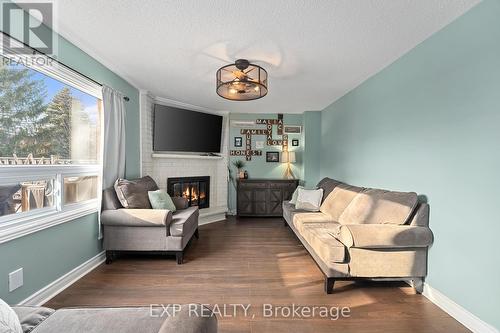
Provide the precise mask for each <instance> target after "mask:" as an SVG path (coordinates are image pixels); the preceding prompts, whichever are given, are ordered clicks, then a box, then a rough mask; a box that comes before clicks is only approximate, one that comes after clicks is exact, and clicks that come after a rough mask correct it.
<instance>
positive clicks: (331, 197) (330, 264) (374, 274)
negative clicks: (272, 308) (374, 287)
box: [283, 178, 433, 294]
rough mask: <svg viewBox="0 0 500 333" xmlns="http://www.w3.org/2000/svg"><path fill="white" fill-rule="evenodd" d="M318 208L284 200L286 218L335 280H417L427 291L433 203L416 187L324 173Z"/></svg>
mask: <svg viewBox="0 0 500 333" xmlns="http://www.w3.org/2000/svg"><path fill="white" fill-rule="evenodd" d="M318 187H319V188H323V190H324V196H323V202H322V205H321V209H320V211H319V212H306V211H302V210H296V209H295V206H294V205H292V204H290V202H289V201H285V202H284V203H283V217H284V218H285V223H286V224H287V225H289V226H290V227H291V229H292V230H293V231H294V232H295V234H296V235H297V237H298V238H299V239H300V241H301V242H302V244H303V245H304V247H305V248H306V249H307V250H308V251H309V253H310V255H311V256H312V257H313V259H314V260H315V261H316V263H317V264H318V266H319V267H320V269H321V270H322V271H323V273H324V274H325V291H326V293H328V294H330V293H332V292H333V285H334V282H335V281H336V280H356V279H384V280H412V281H413V285H414V287H415V290H416V291H417V292H418V293H421V292H422V288H423V280H424V278H425V276H426V275H427V249H428V247H429V246H430V245H431V244H432V242H433V235H432V232H431V230H430V229H429V205H428V204H426V203H420V202H419V200H418V197H417V194H416V193H414V192H394V191H386V190H381V189H372V188H362V187H357V186H352V185H348V184H345V183H342V182H339V181H336V180H333V179H329V178H325V179H323V180H322V181H320V183H319V184H318Z"/></svg>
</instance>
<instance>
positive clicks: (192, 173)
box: [140, 91, 229, 224]
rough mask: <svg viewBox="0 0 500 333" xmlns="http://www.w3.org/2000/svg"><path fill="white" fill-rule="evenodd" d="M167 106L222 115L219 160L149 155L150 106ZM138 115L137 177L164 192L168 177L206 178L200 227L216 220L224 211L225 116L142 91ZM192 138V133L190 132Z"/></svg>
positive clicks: (151, 121)
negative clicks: (207, 195) (147, 177)
mask: <svg viewBox="0 0 500 333" xmlns="http://www.w3.org/2000/svg"><path fill="white" fill-rule="evenodd" d="M155 103H156V104H163V105H170V106H175V107H180V108H186V109H190V110H195V111H201V112H210V113H217V114H220V115H222V116H224V121H223V133H222V142H223V144H222V152H221V154H220V155H221V157H214V156H199V155H185V154H162V153H155V152H153V106H154V104H155ZM140 112H141V174H142V175H150V176H151V177H153V179H154V180H155V181H156V182H157V183H158V186H159V187H160V188H161V189H164V190H167V179H168V178H172V177H199V176H210V207H209V208H204V209H201V210H200V224H205V223H210V222H215V221H219V220H222V219H224V218H225V213H226V212H227V210H228V209H227V198H228V193H227V179H228V178H227V177H228V174H227V156H228V153H227V149H228V144H227V143H228V135H229V126H228V123H229V121H228V115H227V113H223V112H214V111H210V110H206V109H203V108H200V107H195V106H192V105H186V104H183V103H178V102H175V101H170V100H167V99H163V98H158V97H156V98H155V97H153V96H151V95H150V94H148V93H147V92H145V91H142V92H141V95H140ZM193 135H196V133H193Z"/></svg>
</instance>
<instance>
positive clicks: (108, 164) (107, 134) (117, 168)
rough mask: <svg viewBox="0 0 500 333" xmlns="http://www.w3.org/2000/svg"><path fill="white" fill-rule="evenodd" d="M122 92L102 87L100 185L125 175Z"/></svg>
mask: <svg viewBox="0 0 500 333" xmlns="http://www.w3.org/2000/svg"><path fill="white" fill-rule="evenodd" d="M123 97H124V96H123V94H122V93H120V92H118V91H116V90H113V89H111V88H110V87H106V86H103V87H102V103H103V109H104V152H103V153H104V157H103V167H104V169H103V175H102V186H103V188H108V187H111V186H113V184H114V182H115V181H116V179H118V178H123V177H124V176H125V103H124V101H123Z"/></svg>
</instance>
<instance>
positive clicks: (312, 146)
mask: <svg viewBox="0 0 500 333" xmlns="http://www.w3.org/2000/svg"><path fill="white" fill-rule="evenodd" d="M320 128H321V112H320V111H306V112H304V144H305V145H304V165H303V167H304V170H303V171H304V185H305V186H306V187H314V186H316V184H317V183H318V181H319V179H320V163H318V161H319V160H320V158H321V152H320V150H319V149H318V148H319V147H320V146H321V131H320V130H319V129H320Z"/></svg>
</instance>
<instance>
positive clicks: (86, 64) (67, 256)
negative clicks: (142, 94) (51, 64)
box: [0, 35, 140, 304]
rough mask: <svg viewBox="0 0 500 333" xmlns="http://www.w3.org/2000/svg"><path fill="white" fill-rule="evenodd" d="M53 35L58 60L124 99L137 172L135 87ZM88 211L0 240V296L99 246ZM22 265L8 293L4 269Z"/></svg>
mask: <svg viewBox="0 0 500 333" xmlns="http://www.w3.org/2000/svg"><path fill="white" fill-rule="evenodd" d="M56 37H57V38H58V44H59V52H58V60H59V61H60V62H62V63H64V64H66V65H67V66H69V67H72V68H74V69H75V70H77V71H79V72H81V73H83V74H85V75H87V76H89V77H90V78H92V79H94V80H96V81H98V82H100V83H102V84H106V85H108V86H110V87H112V88H114V89H116V90H119V91H121V92H122V93H124V94H125V95H126V96H128V97H129V98H130V101H129V102H126V110H127V114H126V130H127V139H126V140H127V152H126V176H127V177H136V176H139V170H140V165H139V144H140V140H139V91H138V90H137V89H135V88H134V87H133V86H131V85H130V84H129V83H127V82H126V81H125V80H123V79H121V78H120V77H119V76H118V75H116V74H115V73H113V72H111V71H110V70H108V69H107V68H106V67H105V66H103V65H102V64H100V63H99V62H97V61H96V60H94V59H93V58H92V57H90V56H89V55H87V54H86V53H84V52H83V51H81V50H80V49H78V47H76V46H74V45H73V44H71V43H69V42H68V41H67V40H65V39H64V38H62V37H59V36H57V35H56ZM97 234H98V233H97V217H96V214H92V215H89V216H86V217H83V218H80V219H77V220H75V221H72V222H68V223H64V224H61V225H59V226H55V227H52V228H48V229H45V230H43V231H39V232H37V233H33V234H30V235H27V236H24V237H22V238H18V239H15V240H12V241H10V242H7V243H3V244H0V298H2V299H4V300H6V301H7V302H8V303H12V304H14V303H17V302H19V301H21V300H23V299H25V298H26V297H28V296H29V295H31V294H32V293H34V292H36V291H37V290H39V289H40V288H42V287H44V286H46V285H47V284H48V283H50V282H52V281H54V280H55V279H57V278H58V277H60V276H62V275H64V274H65V273H67V272H69V271H70V270H71V269H73V268H75V267H77V266H79V265H80V264H82V263H83V262H85V261H86V260H88V259H90V258H92V257H93V256H95V255H96V254H98V253H99V252H101V251H102V247H101V242H100V241H98V240H97ZM19 267H23V268H24V286H23V287H21V288H19V289H17V290H15V291H14V292H12V293H9V292H8V273H9V272H11V271H13V270H15V269H17V268H19Z"/></svg>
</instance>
